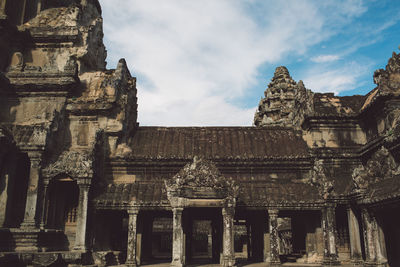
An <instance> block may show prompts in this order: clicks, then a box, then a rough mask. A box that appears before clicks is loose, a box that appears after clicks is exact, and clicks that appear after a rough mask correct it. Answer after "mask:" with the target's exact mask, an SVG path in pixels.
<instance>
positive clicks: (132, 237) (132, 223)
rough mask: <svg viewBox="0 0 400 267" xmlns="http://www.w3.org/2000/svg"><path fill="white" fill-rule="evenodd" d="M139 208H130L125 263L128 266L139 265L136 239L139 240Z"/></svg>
mask: <svg viewBox="0 0 400 267" xmlns="http://www.w3.org/2000/svg"><path fill="white" fill-rule="evenodd" d="M138 212H139V211H138V210H136V209H134V210H128V215H129V224H128V244H127V256H126V262H125V265H126V266H128V267H133V266H137V265H138V264H137V261H136V256H137V255H136V240H137V235H136V232H137V216H138Z"/></svg>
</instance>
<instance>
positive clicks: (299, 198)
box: [93, 182, 323, 208]
mask: <svg viewBox="0 0 400 267" xmlns="http://www.w3.org/2000/svg"><path fill="white" fill-rule="evenodd" d="M94 195H95V196H94V198H93V202H94V204H95V205H96V206H97V207H98V208H101V207H121V208H124V207H127V206H130V205H131V204H134V205H137V206H147V207H149V206H153V207H162V206H164V207H165V206H169V205H170V204H169V201H168V198H167V192H166V189H165V185H164V183H163V182H152V183H143V182H137V183H132V184H108V185H107V186H106V187H105V188H103V189H100V190H99V191H97V192H95V194H94ZM321 201H323V199H321V197H320V196H319V194H318V190H317V188H316V187H314V186H311V185H308V184H304V183H290V182H289V183H279V182H277V183H272V182H269V183H268V182H267V183H244V184H241V185H240V192H239V196H238V206H265V205H268V204H278V203H279V204H287V205H297V204H299V203H319V202H321Z"/></svg>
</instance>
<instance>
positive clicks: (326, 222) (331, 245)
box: [321, 206, 340, 265]
mask: <svg viewBox="0 0 400 267" xmlns="http://www.w3.org/2000/svg"><path fill="white" fill-rule="evenodd" d="M321 221H322V222H321V224H322V230H323V235H324V260H323V263H324V265H340V262H339V260H338V253H337V247H336V217H335V207H334V206H327V207H325V208H323V209H322V220H321Z"/></svg>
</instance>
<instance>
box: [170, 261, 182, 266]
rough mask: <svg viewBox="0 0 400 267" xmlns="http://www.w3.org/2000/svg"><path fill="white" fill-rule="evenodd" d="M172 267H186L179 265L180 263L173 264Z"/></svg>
mask: <svg viewBox="0 0 400 267" xmlns="http://www.w3.org/2000/svg"><path fill="white" fill-rule="evenodd" d="M170 266H171V267H184V266H185V264H183V263H179V262H172V263H171V265H170Z"/></svg>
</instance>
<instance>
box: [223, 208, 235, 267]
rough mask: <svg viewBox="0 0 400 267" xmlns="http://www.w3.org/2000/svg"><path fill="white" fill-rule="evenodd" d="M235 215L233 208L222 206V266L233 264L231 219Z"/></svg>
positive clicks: (228, 266) (227, 266) (226, 266)
mask: <svg viewBox="0 0 400 267" xmlns="http://www.w3.org/2000/svg"><path fill="white" fill-rule="evenodd" d="M234 216H235V208H234V207H228V208H222V223H223V227H222V228H223V255H222V264H221V265H222V266H223V267H231V266H235V251H234V232H233V219H234Z"/></svg>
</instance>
